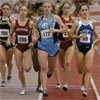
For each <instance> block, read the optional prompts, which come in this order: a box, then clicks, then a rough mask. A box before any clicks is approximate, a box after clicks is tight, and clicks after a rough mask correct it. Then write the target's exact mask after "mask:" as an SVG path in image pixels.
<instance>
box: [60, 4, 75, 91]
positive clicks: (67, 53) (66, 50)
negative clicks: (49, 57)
mask: <svg viewBox="0 0 100 100" xmlns="http://www.w3.org/2000/svg"><path fill="white" fill-rule="evenodd" d="M70 10H71V4H70V3H69V2H64V3H63V4H62V5H61V7H60V11H59V15H60V17H61V19H62V21H63V23H64V24H65V25H66V27H68V32H66V33H64V34H60V36H59V37H60V39H61V38H62V39H61V40H60V50H59V58H60V62H61V65H62V67H63V68H64V76H65V81H64V85H63V90H65V91H67V89H68V79H69V77H70V73H71V60H72V57H73V55H74V50H75V46H74V43H73V41H72V39H70V38H69V33H70V30H71V28H72V25H73V22H74V20H75V17H73V16H72V15H71V14H70Z"/></svg>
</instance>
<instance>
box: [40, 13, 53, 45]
mask: <svg viewBox="0 0 100 100" xmlns="http://www.w3.org/2000/svg"><path fill="white" fill-rule="evenodd" d="M54 26H55V22H54V14H51V16H50V18H49V19H48V20H43V16H40V19H39V22H38V30H39V34H40V42H41V44H43V45H52V44H54V42H55V41H54V40H55V39H54V33H53V32H50V28H54Z"/></svg>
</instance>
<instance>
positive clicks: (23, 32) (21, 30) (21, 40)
mask: <svg viewBox="0 0 100 100" xmlns="http://www.w3.org/2000/svg"><path fill="white" fill-rule="evenodd" d="M29 22H30V20H27V22H26V24H25V25H24V26H20V25H19V23H18V20H16V25H15V35H16V44H17V45H16V48H18V49H19V50H20V51H21V52H22V53H23V52H24V51H26V50H27V49H28V48H29V47H28V44H29V43H30V42H31V33H32V32H31V28H30V27H29Z"/></svg>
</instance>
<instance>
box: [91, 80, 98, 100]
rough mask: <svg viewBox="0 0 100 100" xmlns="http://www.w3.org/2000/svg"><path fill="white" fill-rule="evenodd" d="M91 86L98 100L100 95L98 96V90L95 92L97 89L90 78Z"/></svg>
mask: <svg viewBox="0 0 100 100" xmlns="http://www.w3.org/2000/svg"><path fill="white" fill-rule="evenodd" d="M91 86H92V88H93V91H94V93H95V95H96V98H97V100H100V95H99V93H98V90H97V88H96V86H95V83H94V81H93V78H91Z"/></svg>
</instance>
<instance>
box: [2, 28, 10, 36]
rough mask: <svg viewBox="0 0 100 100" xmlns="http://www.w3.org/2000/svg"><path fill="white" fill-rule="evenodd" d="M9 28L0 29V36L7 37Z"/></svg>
mask: <svg viewBox="0 0 100 100" xmlns="http://www.w3.org/2000/svg"><path fill="white" fill-rule="evenodd" d="M8 35H9V29H0V37H8Z"/></svg>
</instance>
